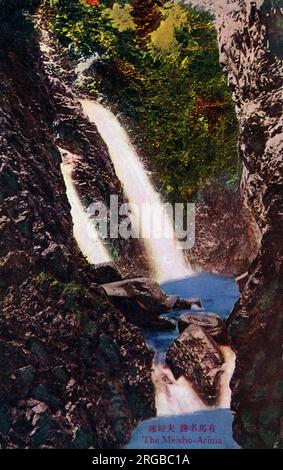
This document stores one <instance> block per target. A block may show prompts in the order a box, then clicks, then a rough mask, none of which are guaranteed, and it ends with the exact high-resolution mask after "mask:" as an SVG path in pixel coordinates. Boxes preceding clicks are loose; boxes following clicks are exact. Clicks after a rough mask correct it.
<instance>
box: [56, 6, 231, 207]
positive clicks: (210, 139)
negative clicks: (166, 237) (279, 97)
mask: <svg viewBox="0 0 283 470" xmlns="http://www.w3.org/2000/svg"><path fill="white" fill-rule="evenodd" d="M48 3H49V5H51V7H52V8H51V21H52V24H53V28H54V30H55V32H56V33H57V34H58V36H59V38H60V39H61V41H62V42H63V43H64V44H65V45H66V46H67V47H68V50H69V56H70V57H71V58H72V57H80V56H85V55H91V54H93V53H94V52H96V53H98V54H99V55H100V58H101V60H100V61H99V63H100V66H99V67H97V72H96V76H95V77H94V79H93V81H92V82H90V81H89V80H88V81H87V83H86V85H85V91H87V92H89V93H90V94H92V95H93V96H98V95H99V93H102V94H104V95H105V96H106V97H107V99H108V101H112V102H113V103H115V105H116V106H117V105H118V107H119V109H120V110H121V112H122V113H123V114H124V116H125V117H126V118H127V119H128V123H129V126H130V127H132V129H133V131H134V132H133V135H135V136H136V142H135V143H136V144H137V145H138V146H139V148H140V149H141V150H142V154H143V156H144V158H145V160H146V161H147V166H148V168H149V169H150V170H151V171H152V173H153V177H154V179H155V182H156V184H157V185H158V186H159V188H160V189H161V190H162V192H163V194H164V196H165V197H166V198H167V199H169V200H171V201H188V200H190V199H192V198H193V197H194V196H195V195H196V194H197V192H198V190H199V188H201V187H202V186H203V185H204V183H205V181H207V179H208V178H210V179H212V178H213V179H214V178H219V177H221V179H224V181H226V182H227V181H228V182H231V181H232V182H233V181H235V180H236V179H237V178H238V176H239V167H238V165H239V164H238V157H237V120H236V116H235V111H234V106H233V102H232V99H231V95H230V92H229V90H228V87H227V78H226V76H225V75H224V73H223V72H222V70H221V67H220V65H219V55H218V46H217V38H216V30H215V28H214V25H213V21H212V20H213V19H212V17H211V15H210V14H209V13H207V12H205V11H202V10H197V9H195V8H192V7H189V6H184V5H183V4H177V3H176V2H175V1H169V2H167V3H165V4H164V2H161V1H160V2H155V5H154V7H153V3H154V2H145V1H140V2H139V1H135V2H134V1H130V0H129V1H121V0H120V2H118V1H116V2H115V1H107V2H102V1H101V2H100V4H99V6H96V7H94V6H89V5H87V4H86V3H84V1H83V0H82V1H79V0H75V1H72V2H69V1H66V0H52V1H51V0H50V1H49V2H48ZM114 4H115V6H114ZM158 5H159V6H158ZM161 5H162V6H161ZM131 7H133V8H131ZM151 8H152V11H151ZM153 8H154V10H153ZM157 8H158V12H157V11H156V9H157ZM138 10H139V12H140V13H139V15H140V16H139V21H138V23H137V17H136V16H135V14H134V12H136V11H138ZM109 12H110V13H109ZM130 14H132V15H133V19H134V21H135V23H136V25H137V26H136V29H133V22H132V21H131V19H130V17H129V15H130ZM143 14H144V17H143V16H142V15H143ZM148 18H151V19H152V21H153V20H154V21H155V23H156V29H155V31H153V32H151V31H152V30H151V29H150V28H149V31H148V32H147V35H146V37H143V40H142V41H141V37H140V36H141V35H140V32H141V31H142V30H143V31H146V30H147V29H148V28H147V26H146V23H147V22H148ZM143 22H144V23H145V25H144V27H143Z"/></svg>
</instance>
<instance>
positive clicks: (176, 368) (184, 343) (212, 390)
mask: <svg viewBox="0 0 283 470" xmlns="http://www.w3.org/2000/svg"><path fill="white" fill-rule="evenodd" d="M166 362H167V364H168V365H169V367H170V369H171V370H172V372H173V374H174V376H175V377H176V378H179V377H180V376H181V375H184V376H185V377H186V378H187V379H188V380H189V381H190V382H192V384H193V386H194V387H195V389H196V391H197V392H198V393H199V395H200V396H201V397H202V399H203V400H204V402H206V403H208V404H215V402H216V401H217V398H218V396H219V379H220V376H221V374H222V366H223V364H224V357H223V355H222V353H221V350H220V348H219V346H218V345H217V344H216V343H215V341H214V340H213V339H212V338H211V337H210V336H209V335H208V334H207V333H206V332H205V331H204V330H203V329H202V328H201V327H200V326H197V325H193V324H191V325H190V326H188V327H187V328H186V329H185V330H184V332H183V333H182V334H181V335H180V336H179V337H178V338H177V339H176V340H175V341H174V343H173V344H172V345H171V346H170V348H169V350H168V352H167V356H166Z"/></svg>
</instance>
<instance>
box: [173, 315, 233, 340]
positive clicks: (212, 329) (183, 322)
mask: <svg viewBox="0 0 283 470" xmlns="http://www.w3.org/2000/svg"><path fill="white" fill-rule="evenodd" d="M190 325H195V326H199V327H201V328H202V329H203V330H204V331H205V332H206V333H208V334H209V335H210V336H211V337H212V338H213V339H214V341H216V342H217V343H219V344H227V340H228V337H227V328H226V324H225V322H224V321H223V320H221V318H220V317H218V315H215V314H214V313H198V314H194V313H188V314H185V315H182V316H181V317H180V318H179V321H178V328H179V332H180V333H183V331H185V330H186V328H188V327H189V326H190Z"/></svg>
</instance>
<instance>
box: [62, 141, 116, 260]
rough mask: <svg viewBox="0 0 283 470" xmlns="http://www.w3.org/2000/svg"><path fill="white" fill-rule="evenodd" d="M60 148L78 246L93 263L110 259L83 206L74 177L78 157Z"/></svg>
mask: <svg viewBox="0 0 283 470" xmlns="http://www.w3.org/2000/svg"><path fill="white" fill-rule="evenodd" d="M59 150H60V152H61V154H62V157H63V163H62V164H61V170H62V174H63V177H64V181H65V185H66V191H67V197H68V200H69V203H70V205H71V214H72V218H73V224H74V237H75V239H76V241H77V243H78V246H79V248H80V250H81V252H82V253H83V255H84V256H85V257H86V258H87V260H88V262H89V263H91V264H99V263H104V262H106V261H110V257H109V255H108V253H107V251H106V249H105V247H104V245H103V242H102V240H101V239H100V238H99V236H98V233H97V230H96V228H95V225H94V223H93V222H92V221H91V219H90V217H89V215H88V214H87V212H86V211H85V209H84V207H83V204H82V202H81V200H80V197H79V195H78V193H77V190H76V188H75V185H74V182H73V179H72V171H73V165H74V161H75V159H76V158H78V157H77V156H76V155H73V154H72V153H70V152H68V151H67V150H63V149H59Z"/></svg>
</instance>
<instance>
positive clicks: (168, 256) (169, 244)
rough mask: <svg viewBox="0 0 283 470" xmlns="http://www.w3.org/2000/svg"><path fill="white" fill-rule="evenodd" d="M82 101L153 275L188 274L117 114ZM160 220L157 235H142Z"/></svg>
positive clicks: (162, 277) (163, 277)
mask: <svg viewBox="0 0 283 470" xmlns="http://www.w3.org/2000/svg"><path fill="white" fill-rule="evenodd" d="M81 104H82V107H83V111H84V114H85V115H86V116H87V117H88V119H89V120H90V121H91V122H93V123H94V124H95V125H96V127H97V129H98V131H99V133H100V135H101V137H102V139H103V140H104V142H105V143H106V145H107V147H108V151H109V154H110V157H111V160H112V162H113V165H114V168H115V171H116V174H117V177H118V178H119V180H120V181H121V183H122V186H123V189H124V192H125V195H126V196H127V198H128V201H129V202H130V203H131V204H132V206H131V216H132V224H133V228H134V230H135V231H137V232H138V233H140V234H141V238H143V242H144V246H145V250H146V255H147V258H148V260H149V263H150V266H151V269H152V275H153V276H154V277H155V279H156V280H158V281H159V282H161V281H165V280H168V279H178V278H184V277H186V276H189V275H190V274H191V273H192V269H191V267H190V265H189V264H188V263H187V261H186V260H185V258H184V255H183V252H182V250H181V248H180V246H179V244H178V240H177V239H176V236H175V232H174V229H173V224H172V220H171V219H170V217H169V216H168V214H167V212H166V209H165V207H164V205H163V204H162V201H161V198H160V196H159V194H158V193H157V192H156V190H155V189H154V187H153V185H152V183H151V182H150V179H149V176H148V174H147V172H146V169H145V168H144V165H143V163H142V161H141V160H140V158H139V156H138V155H137V152H136V150H135V148H134V146H133V145H132V143H131V141H130V139H129V136H128V134H127V132H126V131H125V129H124V128H123V127H122V125H121V124H120V122H119V121H118V119H117V117H116V116H115V115H114V114H113V113H112V112H111V111H110V110H108V109H107V108H105V107H104V106H103V105H101V104H100V103H98V102H96V101H93V100H89V99H83V100H81ZM161 220H162V233H161V234H160V236H158V237H153V236H145V234H147V233H148V229H149V224H150V223H151V222H152V221H153V223H158V221H161Z"/></svg>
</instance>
